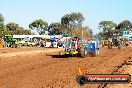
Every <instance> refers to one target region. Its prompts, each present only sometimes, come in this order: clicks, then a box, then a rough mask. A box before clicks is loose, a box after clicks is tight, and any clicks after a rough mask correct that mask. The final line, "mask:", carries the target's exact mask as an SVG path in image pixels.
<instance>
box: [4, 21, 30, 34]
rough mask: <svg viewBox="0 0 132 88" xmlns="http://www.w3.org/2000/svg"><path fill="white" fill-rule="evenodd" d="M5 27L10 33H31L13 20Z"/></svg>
mask: <svg viewBox="0 0 132 88" xmlns="http://www.w3.org/2000/svg"><path fill="white" fill-rule="evenodd" d="M6 27H7V30H8V31H9V32H10V34H11V35H14V34H16V35H21V34H25V35H27V34H31V32H30V30H27V29H24V28H23V27H20V26H19V24H16V23H14V22H11V23H8V24H6Z"/></svg>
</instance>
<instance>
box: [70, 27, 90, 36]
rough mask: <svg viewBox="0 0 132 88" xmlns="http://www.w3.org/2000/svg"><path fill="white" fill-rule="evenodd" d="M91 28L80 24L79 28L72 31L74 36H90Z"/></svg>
mask: <svg viewBox="0 0 132 88" xmlns="http://www.w3.org/2000/svg"><path fill="white" fill-rule="evenodd" d="M89 30H90V29H89V28H88V27H87V26H85V27H82V26H78V28H77V29H75V30H73V32H72V36H73V37H90V31H89Z"/></svg>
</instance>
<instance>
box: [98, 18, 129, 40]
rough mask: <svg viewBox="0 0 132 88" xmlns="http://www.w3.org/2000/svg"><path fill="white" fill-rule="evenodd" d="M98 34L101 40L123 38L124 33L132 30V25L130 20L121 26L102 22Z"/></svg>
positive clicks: (111, 22) (123, 22) (110, 22)
mask: <svg viewBox="0 0 132 88" xmlns="http://www.w3.org/2000/svg"><path fill="white" fill-rule="evenodd" d="M99 30H100V32H99V33H98V35H97V36H98V37H99V38H103V39H108V38H112V37H113V35H116V36H122V35H123V31H126V30H132V23H131V21H129V20H124V21H122V22H121V23H119V24H116V23H114V22H113V21H101V22H100V23H99Z"/></svg>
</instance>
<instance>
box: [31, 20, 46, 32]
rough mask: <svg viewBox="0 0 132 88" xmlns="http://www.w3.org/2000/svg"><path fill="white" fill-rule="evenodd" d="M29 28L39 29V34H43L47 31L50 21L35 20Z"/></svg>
mask: <svg viewBox="0 0 132 88" xmlns="http://www.w3.org/2000/svg"><path fill="white" fill-rule="evenodd" d="M29 28H30V29H32V30H37V32H38V33H39V34H43V33H45V31H47V28H48V23H47V22H46V21H43V20H42V19H39V20H35V21H33V22H32V23H31V24H29Z"/></svg>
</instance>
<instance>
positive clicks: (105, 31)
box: [99, 21, 117, 38]
mask: <svg viewBox="0 0 132 88" xmlns="http://www.w3.org/2000/svg"><path fill="white" fill-rule="evenodd" d="M116 25H117V24H116V23H114V22H113V21H101V22H100V23H99V29H100V30H102V33H101V34H102V37H103V38H109V37H112V35H113V30H114V29H115V27H116Z"/></svg>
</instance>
